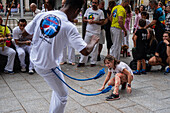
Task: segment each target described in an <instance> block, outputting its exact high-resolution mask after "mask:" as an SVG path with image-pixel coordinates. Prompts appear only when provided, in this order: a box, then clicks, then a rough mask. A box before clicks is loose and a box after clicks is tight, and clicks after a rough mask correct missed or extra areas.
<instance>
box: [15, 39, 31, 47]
mask: <svg viewBox="0 0 170 113" xmlns="http://www.w3.org/2000/svg"><path fill="white" fill-rule="evenodd" d="M15 43H16V45H19V46H20V45H30V44H31V41H29V40H28V41H19V40H18V39H15Z"/></svg>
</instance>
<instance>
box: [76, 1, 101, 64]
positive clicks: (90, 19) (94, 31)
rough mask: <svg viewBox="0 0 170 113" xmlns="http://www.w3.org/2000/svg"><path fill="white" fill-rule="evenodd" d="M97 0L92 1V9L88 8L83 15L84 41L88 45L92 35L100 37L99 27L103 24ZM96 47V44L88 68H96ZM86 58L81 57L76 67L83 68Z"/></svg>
mask: <svg viewBox="0 0 170 113" xmlns="http://www.w3.org/2000/svg"><path fill="white" fill-rule="evenodd" d="M98 5H99V3H98V0H92V8H88V9H87V10H86V12H85V14H84V17H83V22H87V27H86V34H85V38H84V41H85V42H86V43H89V42H90V40H91V38H92V36H93V35H97V36H100V32H101V25H102V24H103V22H104V13H103V11H102V10H101V9H98ZM98 46H99V44H97V45H96V46H95V48H94V49H93V52H92V53H91V61H90V64H91V65H90V66H91V67H94V66H96V62H97V55H98ZM87 60H88V56H84V55H81V58H80V61H79V64H78V65H77V67H84V66H85V63H87Z"/></svg>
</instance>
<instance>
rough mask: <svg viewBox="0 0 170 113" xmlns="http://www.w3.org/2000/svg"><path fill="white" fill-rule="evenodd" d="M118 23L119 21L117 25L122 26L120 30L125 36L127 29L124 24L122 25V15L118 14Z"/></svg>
mask: <svg viewBox="0 0 170 113" xmlns="http://www.w3.org/2000/svg"><path fill="white" fill-rule="evenodd" d="M118 19H119V20H118V23H119V26H120V27H121V28H122V30H123V31H124V33H125V36H127V31H126V29H125V26H124V24H123V17H122V16H119V17H118Z"/></svg>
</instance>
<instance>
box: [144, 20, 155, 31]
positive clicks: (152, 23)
mask: <svg viewBox="0 0 170 113" xmlns="http://www.w3.org/2000/svg"><path fill="white" fill-rule="evenodd" d="M156 22H157V20H152V22H151V23H150V24H149V25H147V26H146V27H145V29H147V28H149V27H152V26H153V25H155V24H156Z"/></svg>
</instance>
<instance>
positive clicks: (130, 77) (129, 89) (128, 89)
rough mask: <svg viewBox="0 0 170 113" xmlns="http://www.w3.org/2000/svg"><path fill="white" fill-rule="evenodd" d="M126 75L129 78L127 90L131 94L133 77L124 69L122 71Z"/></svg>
mask: <svg viewBox="0 0 170 113" xmlns="http://www.w3.org/2000/svg"><path fill="white" fill-rule="evenodd" d="M122 72H123V73H124V74H125V75H127V76H128V88H127V92H128V93H131V92H132V89H131V81H132V75H131V73H130V72H129V71H128V70H127V69H123V71H122Z"/></svg>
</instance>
